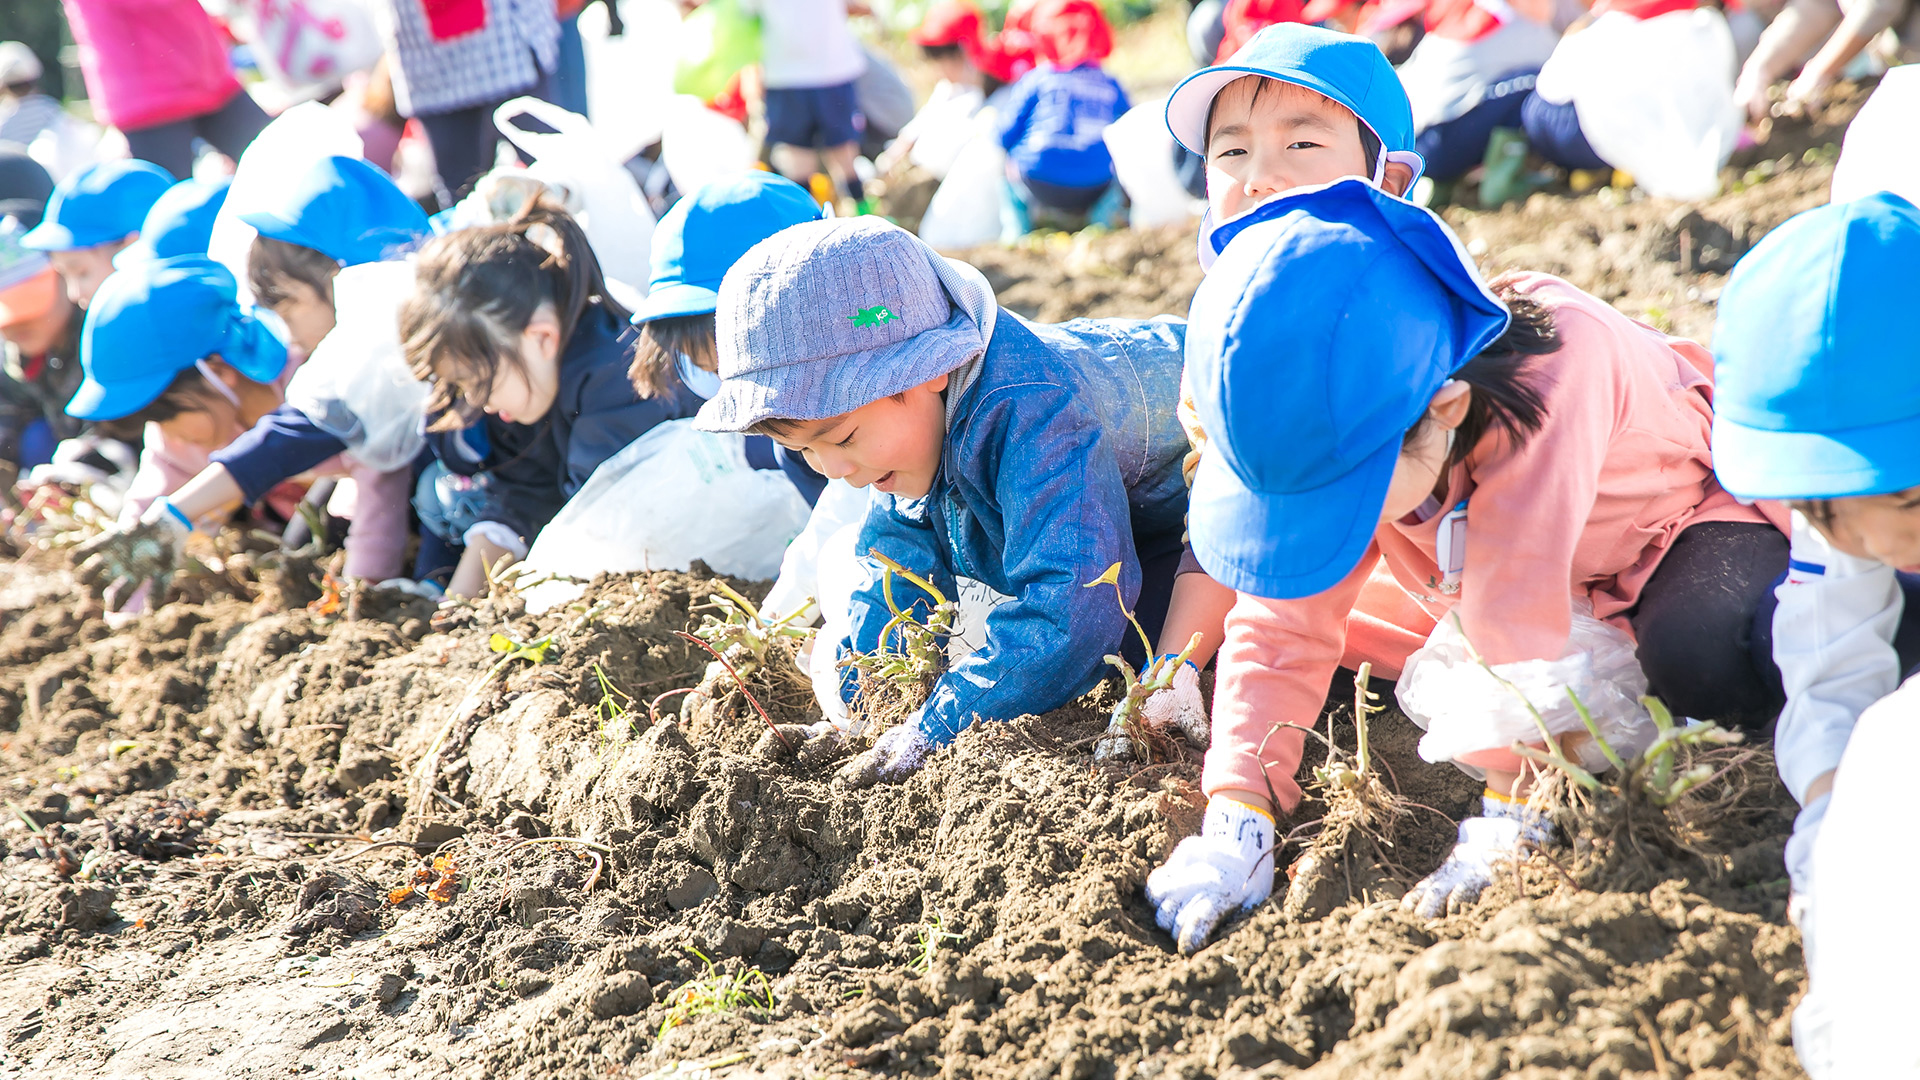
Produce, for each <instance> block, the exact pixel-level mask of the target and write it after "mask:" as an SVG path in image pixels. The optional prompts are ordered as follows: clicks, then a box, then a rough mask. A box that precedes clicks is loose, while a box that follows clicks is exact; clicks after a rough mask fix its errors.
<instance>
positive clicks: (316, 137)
mask: <svg viewBox="0 0 1920 1080" xmlns="http://www.w3.org/2000/svg"><path fill="white" fill-rule="evenodd" d="M363 153H364V147H363V145H362V143H361V142H360V135H359V133H358V132H356V131H354V130H353V125H352V124H351V123H349V122H348V120H347V118H346V117H345V116H342V115H341V114H340V113H338V112H335V111H334V110H332V109H329V108H327V107H326V106H325V105H322V104H320V103H319V102H317V101H309V102H306V103H305V104H302V105H295V106H294V107H293V108H291V109H288V110H287V111H286V112H283V113H281V114H280V115H279V116H277V117H275V118H274V119H273V122H272V123H270V124H268V125H267V126H266V127H265V128H263V129H262V130H261V132H260V134H258V135H256V136H254V139H253V142H252V143H250V144H249V145H248V146H247V149H246V152H245V153H242V154H241V155H240V160H239V162H237V163H236V164H235V167H234V172H233V186H231V187H229V188H228V189H227V201H226V202H224V203H222V204H221V205H220V213H219V214H217V215H215V217H214V219H213V236H212V239H211V240H210V241H209V242H208V244H207V256H208V257H209V258H211V259H213V260H214V261H215V262H218V263H221V264H222V265H224V266H226V268H227V269H229V270H231V271H233V276H234V278H235V279H236V280H238V281H239V282H240V302H241V303H242V304H251V303H253V289H252V288H250V287H249V286H248V285H247V249H248V248H249V247H251V246H252V245H253V237H254V231H253V226H251V225H248V224H247V223H246V222H244V221H241V220H240V218H241V216H242V215H244V214H252V213H258V212H260V211H262V210H272V209H274V208H275V207H277V206H278V205H279V203H280V200H281V199H282V198H284V197H285V195H286V192H287V191H288V190H289V189H291V188H293V187H294V186H295V185H297V184H299V183H300V181H301V179H302V178H303V177H305V176H306V175H307V171H308V170H309V169H312V168H313V167H314V166H315V165H317V164H319V163H320V162H321V161H323V160H325V159H327V158H330V157H336V156H337V157H351V158H357V157H360V156H362V155H363Z"/></svg>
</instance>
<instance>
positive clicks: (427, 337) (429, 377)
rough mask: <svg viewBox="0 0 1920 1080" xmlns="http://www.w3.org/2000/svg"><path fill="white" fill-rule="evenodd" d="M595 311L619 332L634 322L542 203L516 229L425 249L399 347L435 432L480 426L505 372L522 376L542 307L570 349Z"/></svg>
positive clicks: (570, 229) (573, 232) (482, 230)
mask: <svg viewBox="0 0 1920 1080" xmlns="http://www.w3.org/2000/svg"><path fill="white" fill-rule="evenodd" d="M595 302H598V303H599V304H600V305H601V307H603V308H605V309H606V310H607V312H608V313H609V314H611V315H612V316H613V317H614V318H616V319H618V320H619V321H620V322H622V323H624V322H626V321H627V320H628V319H629V318H630V317H631V316H630V315H629V313H628V312H627V310H626V309H625V308H623V307H621V306H620V304H619V303H618V302H617V301H615V300H614V299H613V298H612V297H611V296H609V295H608V294H607V282H606V278H605V277H604V276H603V275H602V274H601V272H600V261H599V260H598V259H597V258H595V257H594V254H593V247H592V246H591V245H590V244H588V243H587V235H586V233H585V232H583V231H581V229H580V225H579V223H578V222H576V221H574V219H573V218H572V216H571V215H569V214H568V213H567V212H566V211H565V210H563V209H561V208H560V207H559V206H557V205H555V204H554V203H552V202H550V201H548V200H547V199H545V198H538V199H534V200H532V201H530V202H529V203H528V204H527V206H526V208H525V209H523V210H522V211H521V212H520V213H519V215H517V216H516V217H515V218H514V219H513V220H512V221H509V222H506V223H504V224H500V225H486V226H481V227H479V228H473V229H462V230H460V231H458V232H452V233H448V234H446V235H445V236H441V237H438V238H436V239H434V240H433V241H431V242H430V243H428V244H427V245H426V247H424V248H422V249H421V251H420V258H419V261H418V263H417V264H416V267H415V285H414V292H413V295H412V296H410V297H408V298H407V300H406V302H405V303H403V304H402V305H401V307H400V343H401V348H402V349H404V350H405V352H406V357H407V362H408V364H409V365H410V366H411V367H412V369H413V374H414V377H415V378H418V379H420V380H422V381H425V382H429V383H431V384H432V385H433V394H432V396H431V397H430V398H429V399H428V401H427V415H428V416H436V417H438V419H437V420H435V421H434V422H433V424H432V430H435V431H457V430H459V429H460V428H463V427H466V426H468V425H470V424H472V423H473V422H474V421H475V420H476V419H478V417H479V413H480V409H479V403H481V402H484V401H486V400H487V397H488V396H489V395H490V394H491V393H492V392H493V381H494V379H495V378H496V377H498V375H499V372H500V369H501V368H502V367H503V366H504V367H510V368H514V369H518V368H519V367H520V365H521V359H520V335H521V334H522V333H524V332H525V331H526V328H527V324H528V323H530V322H532V321H533V316H534V313H535V312H537V311H539V309H540V307H541V305H543V304H550V305H552V307H553V312H554V318H555V319H556V320H557V321H558V322H559V324H560V340H561V341H562V342H565V341H567V340H568V339H570V338H571V337H572V336H573V330H574V327H576V326H578V325H579V323H580V317H581V315H582V314H584V313H585V312H586V310H587V306H588V305H589V304H592V303H595Z"/></svg>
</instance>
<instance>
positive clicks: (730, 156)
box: [660, 95, 755, 194]
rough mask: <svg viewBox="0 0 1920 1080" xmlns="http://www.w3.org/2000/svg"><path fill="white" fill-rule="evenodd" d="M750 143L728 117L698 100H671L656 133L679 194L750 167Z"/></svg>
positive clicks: (752, 156) (745, 132)
mask: <svg viewBox="0 0 1920 1080" xmlns="http://www.w3.org/2000/svg"><path fill="white" fill-rule="evenodd" d="M754 153H755V151H754V146H753V140H752V139H751V138H749V137H748V135H747V129H746V128H744V127H742V126H741V125H740V122H739V121H737V120H734V119H733V118H731V117H726V116H721V115H720V114H719V113H717V112H714V111H713V110H712V109H709V108H707V107H706V106H705V105H703V104H701V102H700V100H699V99H698V98H691V97H686V96H684V95H683V96H681V97H677V98H674V99H673V101H672V102H670V103H669V104H668V107H667V121H666V125H665V127H664V128H663V129H662V131H661V133H660V160H661V162H662V163H664V164H665V165H666V167H667V175H669V176H671V177H672V178H673V186H674V187H677V188H679V189H680V191H681V193H682V194H685V193H687V192H690V191H698V190H699V189H700V188H701V187H703V186H705V185H706V183H707V181H709V180H716V179H719V178H720V177H722V176H732V175H734V174H735V173H738V172H741V171H743V170H745V169H751V168H753V163H754Z"/></svg>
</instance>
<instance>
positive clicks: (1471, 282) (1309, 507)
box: [1187, 178, 1508, 600]
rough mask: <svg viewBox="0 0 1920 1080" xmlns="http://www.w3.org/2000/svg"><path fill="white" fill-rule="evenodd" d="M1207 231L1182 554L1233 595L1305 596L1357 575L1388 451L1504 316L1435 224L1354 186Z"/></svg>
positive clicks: (1291, 197) (1194, 324) (1191, 359)
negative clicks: (1207, 268)
mask: <svg viewBox="0 0 1920 1080" xmlns="http://www.w3.org/2000/svg"><path fill="white" fill-rule="evenodd" d="M1222 231H1224V232H1227V233H1228V235H1227V236H1226V237H1225V239H1224V241H1223V247H1224V250H1223V252H1222V254H1221V256H1220V261H1219V263H1218V264H1216V265H1215V266H1214V268H1213V271H1212V273H1210V274H1209V275H1208V276H1207V279H1206V280H1205V281H1204V282H1202V283H1201V286H1200V290H1199V292H1198V293H1196V294H1195V296H1194V300H1193V310H1192V314H1191V315H1190V316H1189V319H1188V327H1189V328H1188V331H1187V375H1188V380H1189V383H1190V385H1191V387H1192V389H1193V393H1194V398H1195V402H1196V404H1197V405H1198V407H1199V411H1200V418H1201V422H1202V423H1203V424H1204V426H1205V428H1206V431H1207V451H1206V453H1205V454H1204V455H1202V457H1201V459H1200V468H1199V471H1198V473H1197V474H1196V475H1195V477H1194V482H1193V495H1192V502H1191V507H1190V511H1189V527H1190V531H1191V534H1192V538H1193V549H1194V554H1195V555H1196V556H1197V557H1198V558H1199V560H1200V565H1201V566H1203V567H1205V568H1206V570H1207V572H1208V573H1209V574H1211V575H1212V576H1213V578H1214V580H1216V581H1219V582H1220V583H1222V584H1224V585H1226V586H1228V587H1229V588H1232V589H1236V590H1238V591H1240V592H1246V593H1252V594H1253V595H1255V596H1263V597H1268V598H1271V599H1278V600H1286V599H1294V598H1298V597H1304V596H1313V595H1316V594H1318V593H1321V592H1324V591H1326V590H1327V589H1330V588H1332V587H1333V586H1334V585H1336V584H1338V583H1339V582H1340V581H1341V580H1342V579H1344V578H1346V576H1347V575H1348V574H1351V573H1352V572H1353V570H1354V568H1355V567H1357V566H1358V565H1359V564H1360V559H1361V557H1362V556H1363V555H1364V554H1365V553H1366V550H1367V545H1368V544H1369V543H1371V542H1372V539H1373V533H1374V529H1375V527H1376V526H1378V524H1379V519H1380V512H1381V508H1382V507H1383V506H1384V505H1385V503H1386V496H1387V486H1388V484H1389V483H1390V482H1391V481H1392V479H1393V470H1394V466H1395V464H1396V463H1397V462H1398V460H1399V457H1400V446H1401V441H1402V440H1403V438H1404V437H1405V435H1406V433H1407V431H1408V430H1409V429H1410V428H1412V426H1413V425H1414V423H1415V422H1416V421H1418V420H1419V419H1420V416H1421V414H1423V413H1424V412H1426V410H1427V406H1428V404H1429V402H1431V401H1432V399H1433V395H1434V394H1435V393H1436V392H1437V391H1438V390H1439V389H1440V387H1441V386H1442V385H1443V384H1445V383H1446V381H1447V380H1448V379H1449V378H1450V377H1451V376H1452V375H1453V373H1454V372H1455V371H1457V370H1459V369H1460V367H1461V366H1462V365H1464V364H1465V363H1466V362H1467V361H1469V360H1471V359H1473V358H1474V357H1475V356H1478V355H1479V354H1480V351H1481V350H1482V349H1485V348H1486V347H1487V345H1488V344H1489V343H1491V342H1492V341H1493V340H1494V339H1495V338H1497V337H1499V336H1500V334H1501V333H1503V332H1504V331H1505V330H1506V328H1507V323H1508V315H1507V309H1506V306H1505V305H1504V304H1502V303H1501V302H1500V301H1499V300H1498V299H1497V298H1496V297H1495V296H1494V295H1493V293H1492V292H1490V291H1489V290H1488V289H1487V287H1486V285H1485V284H1484V283H1483V282H1482V281H1481V280H1480V275H1479V272H1478V271H1477V270H1476V269H1475V268H1474V265H1473V261H1472V259H1470V258H1469V257H1468V256H1467V254H1466V252H1465V251H1464V250H1463V249H1462V248H1461V247H1460V243H1459V241H1458V240H1457V239H1456V238H1455V237H1454V235H1453V232H1452V230H1450V229H1448V228H1447V226H1446V225H1445V224H1444V223H1443V222H1442V221H1441V220H1440V219H1439V218H1438V217H1435V216H1434V215H1433V214H1432V213H1431V212H1430V211H1428V210H1426V209H1424V208H1422V207H1419V206H1415V205H1414V204H1412V203H1410V202H1407V201H1406V200H1404V199H1397V198H1394V197H1393V196H1391V195H1388V194H1386V193H1385V192H1383V191H1381V190H1380V189H1378V188H1376V187H1374V186H1372V185H1371V184H1368V183H1367V182H1365V181H1363V180H1360V179H1357V178H1354V179H1345V180H1339V181H1336V182H1334V183H1331V184H1326V185H1323V186H1321V187H1312V188H1301V189H1300V190H1298V191H1292V192H1288V193H1286V194H1283V195H1281V196H1279V197H1277V198H1275V199H1272V200H1269V201H1268V202H1266V203H1264V204H1262V205H1261V206H1259V207H1258V208H1257V209H1255V210H1254V211H1252V212H1250V213H1248V214H1244V215H1241V216H1240V217H1238V218H1235V219H1234V220H1233V221H1231V222H1228V223H1227V224H1226V225H1224V226H1222Z"/></svg>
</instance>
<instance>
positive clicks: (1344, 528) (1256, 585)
mask: <svg viewBox="0 0 1920 1080" xmlns="http://www.w3.org/2000/svg"><path fill="white" fill-rule="evenodd" d="M1399 458H1400V442H1399V440H1397V439H1393V440H1388V442H1387V443H1386V444H1385V445H1383V446H1382V447H1381V448H1380V449H1378V450H1376V451H1374V452H1373V453H1372V454H1370V455H1369V456H1368V457H1367V458H1366V459H1365V460H1364V461H1362V462H1361V463H1360V464H1359V465H1357V466H1355V467H1354V469H1353V470H1352V471H1350V472H1348V473H1347V474H1346V475H1344V476H1342V477H1340V478H1339V479H1337V480H1334V481H1332V482H1330V483H1328V484H1325V485H1322V486H1321V487H1318V488H1314V489H1311V490H1308V491H1291V492H1282V493H1269V492H1261V491H1255V490H1254V489H1252V488H1250V487H1248V486H1247V485H1246V483H1244V482H1243V481H1242V480H1241V479H1240V477H1239V476H1237V475H1235V473H1234V471H1233V467H1232V465H1231V464H1229V463H1228V461H1227V456H1226V455H1225V454H1224V453H1222V452H1221V448H1220V447H1208V448H1207V451H1206V453H1204V454H1202V455H1201V457H1200V467H1199V470H1198V471H1197V472H1196V473H1195V475H1194V478H1193V494H1192V499H1191V501H1190V503H1189V506H1188V512H1187V524H1188V529H1189V532H1190V533H1191V535H1192V539H1193V553H1194V556H1195V557H1196V558H1198V559H1199V560H1200V565H1201V566H1202V567H1203V568H1205V570H1206V571H1207V573H1208V574H1209V575H1210V576H1212V578H1213V579H1214V580H1215V581H1218V582H1220V583H1221V584H1222V585H1225V586H1227V587H1228V588H1231V589H1234V590H1236V591H1239V592H1244V593H1250V594H1252V595H1254V596H1261V597H1266V598H1268V599H1271V600H1296V599H1299V598H1301V597H1307V596H1317V595H1319V594H1320V593H1323V592H1326V591H1327V590H1328V589H1331V588H1333V587H1334V586H1335V585H1338V584H1339V583H1340V582H1341V581H1343V580H1345V579H1346V577H1347V575H1349V574H1351V573H1353V570H1354V567H1356V566H1359V565H1360V560H1361V559H1362V558H1363V557H1365V555H1366V553H1367V545H1368V544H1370V543H1372V542H1373V534H1374V531H1375V530H1376V529H1377V528H1378V526H1379V524H1380V510H1381V507H1383V506H1385V505H1386V501H1387V488H1388V486H1389V485H1390V484H1391V483H1392V482H1393V470H1394V465H1395V463H1396V462H1397V461H1398V460H1399Z"/></svg>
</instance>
